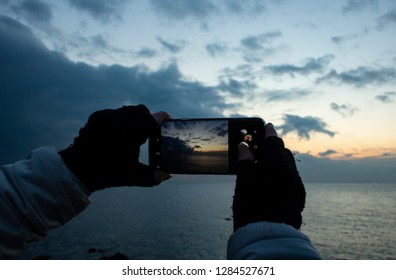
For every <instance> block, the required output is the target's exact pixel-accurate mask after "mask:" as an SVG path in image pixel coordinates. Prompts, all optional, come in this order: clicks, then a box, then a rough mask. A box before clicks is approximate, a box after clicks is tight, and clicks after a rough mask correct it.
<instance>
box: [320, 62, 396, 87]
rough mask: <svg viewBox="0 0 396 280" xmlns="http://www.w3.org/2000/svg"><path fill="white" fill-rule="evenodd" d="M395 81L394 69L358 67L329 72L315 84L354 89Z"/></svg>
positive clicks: (395, 73)
mask: <svg viewBox="0 0 396 280" xmlns="http://www.w3.org/2000/svg"><path fill="white" fill-rule="evenodd" d="M395 80H396V70H395V69H394V68H386V67H380V68H370V67H363V66H361V67H358V68H356V69H352V70H349V71H344V72H337V70H332V71H330V72H329V73H328V74H327V75H325V76H324V77H321V78H318V79H317V82H318V83H321V82H333V81H334V82H338V83H340V84H348V85H353V86H355V87H358V88H359V87H364V86H367V85H371V84H373V85H378V84H384V83H388V82H394V81H395Z"/></svg>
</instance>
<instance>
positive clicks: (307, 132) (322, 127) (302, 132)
mask: <svg viewBox="0 0 396 280" xmlns="http://www.w3.org/2000/svg"><path fill="white" fill-rule="evenodd" d="M283 120H284V125H282V126H280V127H279V128H280V129H281V130H282V134H283V135H285V134H287V133H290V132H296V133H297V135H298V136H299V137H300V138H301V139H303V138H305V139H310V138H311V134H312V133H313V132H315V133H323V134H327V135H329V136H331V137H333V136H334V135H335V132H333V131H330V130H328V129H327V124H326V123H325V122H324V121H322V120H321V119H319V118H316V117H312V116H307V117H300V116H296V115H288V114H286V115H285V116H284V117H283Z"/></svg>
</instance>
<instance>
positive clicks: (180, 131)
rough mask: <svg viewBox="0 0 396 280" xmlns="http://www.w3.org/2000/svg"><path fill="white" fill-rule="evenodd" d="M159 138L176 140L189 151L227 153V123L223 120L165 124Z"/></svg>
mask: <svg viewBox="0 0 396 280" xmlns="http://www.w3.org/2000/svg"><path fill="white" fill-rule="evenodd" d="M161 136H163V137H170V138H171V139H173V141H174V140H177V142H179V143H180V144H183V146H184V145H185V147H186V148H187V149H188V150H189V151H199V152H218V151H223V152H227V151H228V122H227V121H224V120H212V121H209V122H206V121H192V122H184V121H181V122H166V123H165V124H163V125H162V127H161ZM173 143H175V142H173Z"/></svg>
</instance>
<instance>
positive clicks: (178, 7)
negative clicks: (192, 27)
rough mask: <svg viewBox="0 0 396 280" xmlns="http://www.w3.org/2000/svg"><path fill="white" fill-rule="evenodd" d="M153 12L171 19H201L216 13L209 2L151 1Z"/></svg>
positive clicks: (215, 8) (182, 0) (213, 6)
mask: <svg viewBox="0 0 396 280" xmlns="http://www.w3.org/2000/svg"><path fill="white" fill-rule="evenodd" d="M150 3H151V5H152V6H153V8H154V10H155V11H157V12H158V13H160V14H161V15H164V16H166V17H168V18H171V19H176V20H181V19H185V18H189V17H192V18H196V19H202V18H207V17H208V16H209V15H211V14H212V13H214V12H216V10H217V7H216V5H215V4H214V3H212V1H210V0H199V1H189V0H151V1H150Z"/></svg>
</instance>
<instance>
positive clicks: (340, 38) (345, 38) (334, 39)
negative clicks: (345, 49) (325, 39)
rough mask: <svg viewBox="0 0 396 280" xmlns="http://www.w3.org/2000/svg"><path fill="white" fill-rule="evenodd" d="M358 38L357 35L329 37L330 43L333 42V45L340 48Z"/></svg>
mask: <svg viewBox="0 0 396 280" xmlns="http://www.w3.org/2000/svg"><path fill="white" fill-rule="evenodd" d="M357 37H358V35H357V34H351V35H345V36H333V37H331V42H333V43H334V44H336V45H338V46H342V45H344V44H345V43H347V42H349V41H351V40H354V39H356V38H357Z"/></svg>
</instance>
